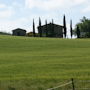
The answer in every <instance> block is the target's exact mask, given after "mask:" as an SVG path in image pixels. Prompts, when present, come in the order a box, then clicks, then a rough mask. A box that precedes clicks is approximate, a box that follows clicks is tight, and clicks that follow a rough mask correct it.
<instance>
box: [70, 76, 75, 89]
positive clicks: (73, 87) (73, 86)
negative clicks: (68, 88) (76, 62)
mask: <svg viewBox="0 0 90 90" xmlns="http://www.w3.org/2000/svg"><path fill="white" fill-rule="evenodd" d="M71 81H72V90H75V85H74V80H73V78H72V79H71Z"/></svg>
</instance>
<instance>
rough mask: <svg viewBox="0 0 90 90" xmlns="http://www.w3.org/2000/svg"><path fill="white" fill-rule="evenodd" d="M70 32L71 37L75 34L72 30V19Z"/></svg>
mask: <svg viewBox="0 0 90 90" xmlns="http://www.w3.org/2000/svg"><path fill="white" fill-rule="evenodd" d="M70 34H71V38H72V35H73V31H72V20H71V21H70Z"/></svg>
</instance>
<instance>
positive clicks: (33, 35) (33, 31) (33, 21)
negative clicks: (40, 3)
mask: <svg viewBox="0 0 90 90" xmlns="http://www.w3.org/2000/svg"><path fill="white" fill-rule="evenodd" d="M33 36H34V37H36V34H35V23H34V19H33Z"/></svg>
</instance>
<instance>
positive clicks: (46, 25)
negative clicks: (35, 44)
mask: <svg viewBox="0 0 90 90" xmlns="http://www.w3.org/2000/svg"><path fill="white" fill-rule="evenodd" d="M45 24H46V37H48V27H47V20H46V21H45Z"/></svg>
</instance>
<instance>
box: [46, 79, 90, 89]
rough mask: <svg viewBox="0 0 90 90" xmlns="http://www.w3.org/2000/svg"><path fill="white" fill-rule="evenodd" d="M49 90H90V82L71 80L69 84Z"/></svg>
mask: <svg viewBox="0 0 90 90" xmlns="http://www.w3.org/2000/svg"><path fill="white" fill-rule="evenodd" d="M47 90H90V80H75V79H71V80H70V81H69V82H66V83H64V84H62V85H59V86H56V87H53V88H49V89H47Z"/></svg>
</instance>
